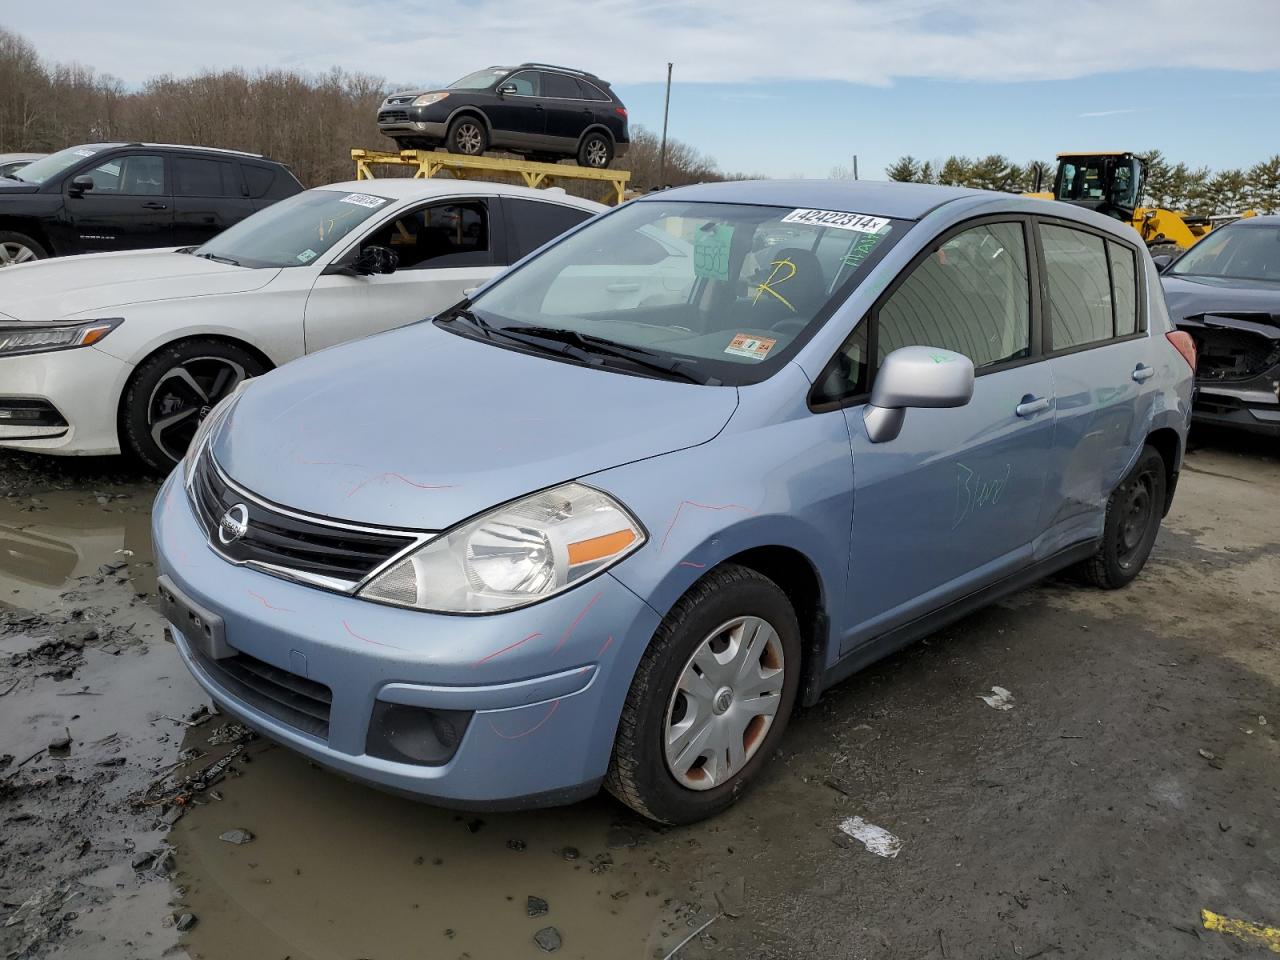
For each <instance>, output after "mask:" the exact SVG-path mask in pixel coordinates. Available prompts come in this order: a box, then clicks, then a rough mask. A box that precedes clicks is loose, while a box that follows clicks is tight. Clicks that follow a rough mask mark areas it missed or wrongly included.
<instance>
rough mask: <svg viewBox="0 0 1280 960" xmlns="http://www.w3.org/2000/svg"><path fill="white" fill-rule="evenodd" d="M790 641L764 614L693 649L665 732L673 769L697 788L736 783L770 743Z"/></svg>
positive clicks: (669, 707)
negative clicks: (785, 648) (784, 642)
mask: <svg viewBox="0 0 1280 960" xmlns="http://www.w3.org/2000/svg"><path fill="white" fill-rule="evenodd" d="M785 666H786V664H785V662H784V653H783V648H782V640H781V638H780V637H779V636H778V632H777V631H776V630H775V629H774V628H773V626H772V625H770V624H769V623H768V622H766V621H764V620H762V619H760V618H759V617H738V618H737V619H734V620H730V621H729V622H728V623H725V624H723V625H721V626H720V627H718V628H716V629H715V630H713V631H712V632H711V634H710V635H709V636H708V637H706V639H704V640H703V641H702V642H701V643H700V644H698V647H697V649H696V650H694V652H693V656H691V657H690V658H689V660H688V662H687V663H686V664H685V665H684V669H683V670H682V671H681V673H680V679H679V681H678V682H677V684H676V688H675V690H674V691H673V692H672V694H671V700H670V702H669V703H668V704H667V720H666V726H665V729H664V731H663V747H664V749H665V751H666V758H667V769H668V770H670V771H671V775H672V776H674V777H675V778H676V782H677V783H679V784H680V785H681V786H684V787H688V788H689V789H690V790H710V789H711V788H712V787H716V786H719V785H720V784H722V783H726V782H728V781H729V780H730V779H731V778H733V777H734V776H735V775H736V774H737V773H738V772H740V771H741V770H742V768H743V767H744V766H746V764H747V763H748V761H750V760H751V758H752V757H753V756H755V754H756V751H757V750H759V749H760V745H761V744H762V743H764V740H765V736H766V735H767V734H768V732H769V727H771V726H772V725H773V719H774V716H775V715H776V714H777V712H778V705H779V703H780V702H781V699H782V684H783V677H784V670H785Z"/></svg>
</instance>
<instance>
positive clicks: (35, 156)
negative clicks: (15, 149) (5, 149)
mask: <svg viewBox="0 0 1280 960" xmlns="http://www.w3.org/2000/svg"><path fill="white" fill-rule="evenodd" d="M47 156H48V154H47V153H0V163H8V162H9V161H11V160H39V159H40V158H41V157H47Z"/></svg>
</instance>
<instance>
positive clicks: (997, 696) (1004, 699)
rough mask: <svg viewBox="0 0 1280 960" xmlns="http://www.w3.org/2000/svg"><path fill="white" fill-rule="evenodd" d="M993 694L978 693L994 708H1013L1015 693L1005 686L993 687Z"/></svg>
mask: <svg viewBox="0 0 1280 960" xmlns="http://www.w3.org/2000/svg"><path fill="white" fill-rule="evenodd" d="M991 694H992V695H991V696H988V695H987V694H984V693H980V694H978V696H979V697H981V698H982V701H983V702H984V703H985V704H986V705H987V706H988V707H992V708H993V709H996V710H1012V709H1013V694H1012V693H1010V692H1009V691H1008V690H1006V689H1005V688H1004V687H992V688H991Z"/></svg>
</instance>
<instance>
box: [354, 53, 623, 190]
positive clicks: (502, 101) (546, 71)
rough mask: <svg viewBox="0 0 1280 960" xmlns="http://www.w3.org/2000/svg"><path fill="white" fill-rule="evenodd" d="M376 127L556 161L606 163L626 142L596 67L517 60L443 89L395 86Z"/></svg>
mask: <svg viewBox="0 0 1280 960" xmlns="http://www.w3.org/2000/svg"><path fill="white" fill-rule="evenodd" d="M378 129H379V130H381V131H382V132H383V133H384V134H386V135H387V136H388V137H391V138H392V139H393V140H395V142H396V145H397V146H398V147H399V148H400V149H401V150H414V149H426V150H432V149H435V148H436V147H439V146H444V147H446V148H447V149H448V150H449V152H450V153H465V154H469V155H471V156H479V155H480V154H482V153H484V152H485V151H486V150H489V149H491V148H492V149H496V150H510V151H511V152H512V153H520V154H524V155H525V156H527V157H529V158H530V159H532V160H546V161H549V162H551V163H555V162H556V161H557V160H559V159H561V158H562V157H574V158H576V159H577V161H578V163H579V164H580V165H581V166H584V167H607V166H608V165H609V163H610V162H611V161H612V160H613V158H614V157H621V156H622V155H623V154H625V153H626V152H627V148H628V147H629V146H630V145H631V137H630V135H629V134H628V133H627V108H626V107H625V106H623V103H622V101H621V100H619V99H618V97H617V94H615V93H614V92H613V91H612V90H611V89H610V88H609V84H608V83H607V82H606V81H604V80H601V79H600V78H599V77H597V76H596V75H595V74H593V73H586V72H584V71H582V70H570V69H569V68H568V67H555V66H552V65H550V64H546V63H522V64H520V66H518V67H488V68H487V69H484V70H478V71H476V72H475V73H472V74H468V75H467V76H465V77H463V78H462V79H461V80H458V81H456V82H454V83H451V84H449V86H447V87H445V88H444V89H443V90H424V91H404V92H402V93H394V94H392V95H391V96H389V97H387V99H386V100H384V101H383V102H382V106H381V107H380V108H379V109H378Z"/></svg>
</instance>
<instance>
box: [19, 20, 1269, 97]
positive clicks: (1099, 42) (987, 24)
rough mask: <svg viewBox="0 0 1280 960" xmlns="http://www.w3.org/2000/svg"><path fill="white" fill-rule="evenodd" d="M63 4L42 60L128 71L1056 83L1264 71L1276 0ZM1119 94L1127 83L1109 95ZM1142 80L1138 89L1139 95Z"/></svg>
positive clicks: (46, 32) (41, 41) (44, 32)
mask: <svg viewBox="0 0 1280 960" xmlns="http://www.w3.org/2000/svg"><path fill="white" fill-rule="evenodd" d="M969 6H971V7H973V8H976V9H967V8H965V10H964V13H962V14H958V13H956V12H955V11H956V6H955V4H954V2H953V0H808V2H806V3H803V4H791V5H781V4H778V3H777V2H776V0H736V2H729V0H703V2H702V3H700V4H697V5H694V4H690V3H687V2H677V0H653V2H646V0H599V2H596V3H590V4H584V3H577V2H570V0H541V2H539V3H526V4H516V3H511V2H510V0H433V2H431V3H427V2H425V0H366V2H364V3H359V4H352V3H349V2H338V0H307V2H302V0H268V2H262V0H220V2H219V3H216V4H205V3H199V4H197V3H194V2H190V0H187V2H177V3H174V2H165V0H125V2H123V3H117V4H101V3H97V2H93V3H90V2H88V0H63V2H62V3H61V4H60V5H59V7H58V16H57V17H56V18H50V17H49V15H48V10H47V9H46V8H42V7H41V6H40V5H38V4H21V5H19V4H9V7H10V9H8V10H6V13H5V18H4V19H5V24H4V26H5V27H6V28H8V29H12V30H17V31H18V32H20V33H22V34H24V35H25V36H26V37H27V38H28V39H29V40H31V41H32V42H33V43H34V44H35V45H36V46H37V48H38V49H39V50H40V52H41V53H42V54H43V55H45V56H46V57H49V58H52V59H54V60H59V61H68V60H76V61H79V62H82V63H86V64H89V65H92V66H94V67H97V68H98V69H99V70H100V71H104V72H108V73H112V74H114V75H116V76H119V77H121V78H122V79H124V80H125V81H126V82H129V83H137V82H139V81H141V80H144V79H145V78H147V77H148V76H152V75H154V74H157V73H165V72H168V73H175V74H185V73H190V72H192V71H193V70H199V69H203V68H222V67H229V66H243V67H246V68H250V69H253V68H258V67H270V66H281V67H291V68H301V69H306V70H316V71H318V70H324V69H327V68H329V67H331V66H335V65H337V66H341V67H344V68H347V69H350V70H357V71H363V72H367V73H374V74H378V75H381V76H385V77H387V78H389V79H392V80H397V81H398V80H403V81H406V82H414V83H421V82H424V81H428V80H435V81H447V80H451V79H453V78H455V77H458V76H461V75H462V74H464V73H466V72H468V71H470V70H472V69H474V68H475V67H477V66H481V65H487V64H490V63H504V62H513V61H516V62H518V61H521V60H525V59H537V60H546V61H550V62H553V63H556V62H558V63H566V64H570V65H575V66H582V67H584V68H587V69H591V70H595V71H596V72H598V73H600V74H601V75H602V76H604V77H606V78H608V79H609V80H611V81H613V82H615V83H638V82H660V81H662V80H663V79H664V78H665V70H666V62H667V61H668V60H671V61H674V62H675V63H676V77H677V79H678V80H679V81H680V82H682V83H689V82H700V81H701V82H712V81H714V82H721V83H742V82H748V81H761V80H770V79H783V78H786V79H828V80H836V81H851V82H855V83H864V84H874V85H882V84H886V83H889V82H891V81H892V80H894V79H896V78H907V77H922V78H935V79H957V80H988V81H1017V80H1050V79H1063V78H1070V77H1078V76H1085V75H1089V74H1095V73H1099V72H1108V71H1124V70H1129V69H1134V68H1136V67H1140V66H1150V65H1151V63H1152V61H1151V59H1150V57H1147V56H1142V55H1140V53H1141V51H1148V52H1149V51H1155V52H1157V54H1158V65H1159V66H1161V67H1168V68H1192V67H1207V68H1219V69H1231V70H1274V69H1276V66H1277V60H1276V54H1275V51H1276V50H1277V49H1278V48H1280V3H1278V2H1277V0H1216V2H1214V3H1211V4H1209V3H1203V2H1202V0H1127V2H1123V3H1116V2H1115V0H1076V2H1074V3H1072V4H1071V5H1070V6H1069V7H1064V8H1061V9H1062V11H1063V13H1062V15H1061V16H1059V15H1057V14H1056V13H1055V11H1056V10H1057V9H1058V8H1055V7H1054V6H1053V5H1052V4H1049V5H1043V4H1041V5H1035V4H1030V5H1029V4H1027V3H1026V2H1025V0H984V2H981V3H974V4H971V5H969ZM1117 93H1118V94H1121V93H1122V91H1117ZM1133 93H1134V94H1140V93H1141V91H1133Z"/></svg>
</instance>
